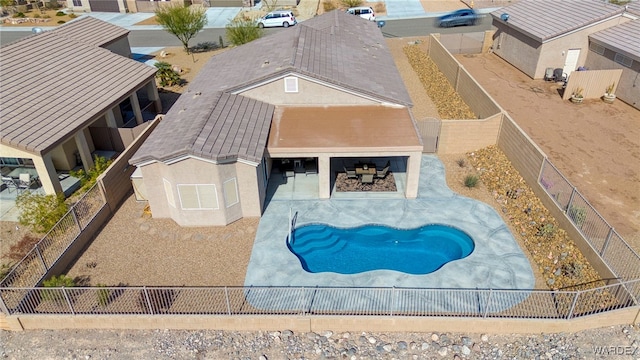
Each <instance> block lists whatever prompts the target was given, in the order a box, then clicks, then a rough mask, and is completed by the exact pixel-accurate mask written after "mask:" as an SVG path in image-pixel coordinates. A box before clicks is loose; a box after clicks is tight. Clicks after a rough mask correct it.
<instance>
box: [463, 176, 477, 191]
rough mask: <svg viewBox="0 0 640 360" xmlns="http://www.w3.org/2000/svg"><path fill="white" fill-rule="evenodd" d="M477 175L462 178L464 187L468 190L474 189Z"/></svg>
mask: <svg viewBox="0 0 640 360" xmlns="http://www.w3.org/2000/svg"><path fill="white" fill-rule="evenodd" d="M478 180H479V178H478V175H467V176H465V178H464V186H466V187H468V188H474V187H476V185H478Z"/></svg>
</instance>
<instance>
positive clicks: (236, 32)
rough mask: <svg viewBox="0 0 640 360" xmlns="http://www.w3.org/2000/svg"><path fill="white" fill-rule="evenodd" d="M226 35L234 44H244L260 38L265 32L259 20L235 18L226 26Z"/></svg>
mask: <svg viewBox="0 0 640 360" xmlns="http://www.w3.org/2000/svg"><path fill="white" fill-rule="evenodd" d="M225 28H226V36H227V39H229V42H230V43H232V44H233V45H242V44H246V43H248V42H251V41H253V40H256V39H259V38H261V37H262V34H263V33H264V32H263V30H262V29H260V28H259V27H258V22H257V20H240V19H234V20H232V21H231V22H230V23H229V24H227V25H226V26H225Z"/></svg>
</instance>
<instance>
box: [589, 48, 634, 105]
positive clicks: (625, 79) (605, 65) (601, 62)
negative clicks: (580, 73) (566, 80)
mask: <svg viewBox="0 0 640 360" xmlns="http://www.w3.org/2000/svg"><path fill="white" fill-rule="evenodd" d="M615 54H616V52H615V51H613V50H610V49H607V48H605V51H604V54H602V55H600V54H598V53H596V52H594V51H591V50H590V51H589V54H588V55H587V60H586V62H585V66H586V67H587V68H589V69H591V70H601V69H622V76H621V77H620V82H619V83H617V84H616V90H615V94H616V97H617V98H618V99H620V100H622V101H624V102H626V103H627V104H629V105H631V106H633V107H635V108H636V109H639V110H640V61H636V60H633V64H632V65H631V67H630V68H628V67H626V66H623V65H621V64H618V63H617V62H615V61H613V59H614V57H615Z"/></svg>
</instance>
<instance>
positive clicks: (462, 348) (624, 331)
mask: <svg viewBox="0 0 640 360" xmlns="http://www.w3.org/2000/svg"><path fill="white" fill-rule="evenodd" d="M639 347H640V332H639V331H638V328H636V327H631V326H615V327H610V328H601V329H593V330H586V331H581V332H578V333H572V334H568V333H559V334H521V335H514V334H506V335H488V334H460V333H440V332H434V333H419V334H418V333H390V334H381V333H368V332H367V333H360V332H357V333H356V332H353V333H348V332H344V333H333V332H331V331H323V332H320V333H294V332H292V331H289V330H286V329H283V330H274V331H271V332H224V331H211V330H206V331H205V330H202V331H184V330H144V331H142V330H94V331H77V330H58V331H48V330H47V331H44V330H42V331H25V332H6V331H5V332H0V357H1V358H5V359H16V360H17V359H43V360H45V359H260V360H264V359H354V360H355V359H616V360H617V359H620V360H622V359H640V349H639Z"/></svg>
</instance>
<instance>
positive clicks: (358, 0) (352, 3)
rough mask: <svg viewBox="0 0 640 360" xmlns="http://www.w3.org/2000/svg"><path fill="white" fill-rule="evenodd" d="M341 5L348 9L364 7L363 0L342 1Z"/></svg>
mask: <svg viewBox="0 0 640 360" xmlns="http://www.w3.org/2000/svg"><path fill="white" fill-rule="evenodd" d="M340 4H342V6H344V7H347V8H352V7H356V6H360V5H362V0H340Z"/></svg>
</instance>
